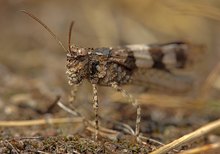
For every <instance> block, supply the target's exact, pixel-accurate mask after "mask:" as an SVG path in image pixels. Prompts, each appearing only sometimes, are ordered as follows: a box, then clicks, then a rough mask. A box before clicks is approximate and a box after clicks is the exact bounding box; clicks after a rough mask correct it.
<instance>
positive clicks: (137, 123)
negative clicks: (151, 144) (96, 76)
mask: <svg viewBox="0 0 220 154" xmlns="http://www.w3.org/2000/svg"><path fill="white" fill-rule="evenodd" d="M111 86H112V88H114V89H115V90H117V91H119V92H121V93H122V95H123V96H124V97H126V98H128V100H129V102H130V103H132V105H133V106H134V107H136V110H137V111H136V112H137V117H136V128H135V136H136V139H137V141H139V140H140V139H139V135H140V122H141V106H140V104H139V103H138V101H137V99H135V98H134V97H133V96H132V95H131V94H129V93H128V92H127V91H126V90H124V89H122V88H121V87H120V86H118V85H117V83H112V85H111Z"/></svg>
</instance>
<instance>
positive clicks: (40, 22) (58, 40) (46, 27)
mask: <svg viewBox="0 0 220 154" xmlns="http://www.w3.org/2000/svg"><path fill="white" fill-rule="evenodd" d="M20 11H21V12H23V13H25V14H27V15H28V16H30V17H31V18H33V19H34V20H36V21H37V22H38V23H39V24H41V25H42V26H43V27H44V28H45V29H46V30H47V31H48V32H49V33H50V34H51V35H52V36H53V38H54V39H55V40H56V41H57V42H58V43H59V45H60V46H61V47H62V48H63V49H64V50H65V51H66V52H69V51H68V50H67V49H66V48H65V47H64V45H63V43H62V42H61V41H60V39H59V38H58V37H57V36H56V35H55V34H54V33H53V32H52V31H51V30H50V28H49V27H48V26H47V25H45V24H44V23H43V22H42V21H41V20H40V19H39V18H37V17H36V16H34V15H33V14H31V13H30V12H27V11H26V10H20ZM71 29H72V28H71Z"/></svg>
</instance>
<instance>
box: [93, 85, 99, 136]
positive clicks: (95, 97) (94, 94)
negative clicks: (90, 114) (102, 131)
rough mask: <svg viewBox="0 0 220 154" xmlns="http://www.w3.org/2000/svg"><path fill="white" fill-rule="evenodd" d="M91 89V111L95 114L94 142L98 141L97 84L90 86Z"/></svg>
mask: <svg viewBox="0 0 220 154" xmlns="http://www.w3.org/2000/svg"><path fill="white" fill-rule="evenodd" d="M92 88H93V110H94V112H95V130H96V131H95V140H97V139H98V133H99V115H98V108H99V104H98V90H97V84H92Z"/></svg>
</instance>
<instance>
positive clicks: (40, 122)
mask: <svg viewBox="0 0 220 154" xmlns="http://www.w3.org/2000/svg"><path fill="white" fill-rule="evenodd" d="M82 121H83V118H81V117H74V118H48V119H37V120H22V121H0V127H22V126H35V125H46V124H59V123H79V122H82Z"/></svg>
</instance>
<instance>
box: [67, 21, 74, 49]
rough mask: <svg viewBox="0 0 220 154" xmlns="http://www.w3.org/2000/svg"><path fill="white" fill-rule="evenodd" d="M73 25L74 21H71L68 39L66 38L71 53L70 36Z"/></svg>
mask: <svg viewBox="0 0 220 154" xmlns="http://www.w3.org/2000/svg"><path fill="white" fill-rule="evenodd" d="M73 25H74V21H72V22H71V23H70V29H69V38H68V47H69V51H71V35H72V29H73Z"/></svg>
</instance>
